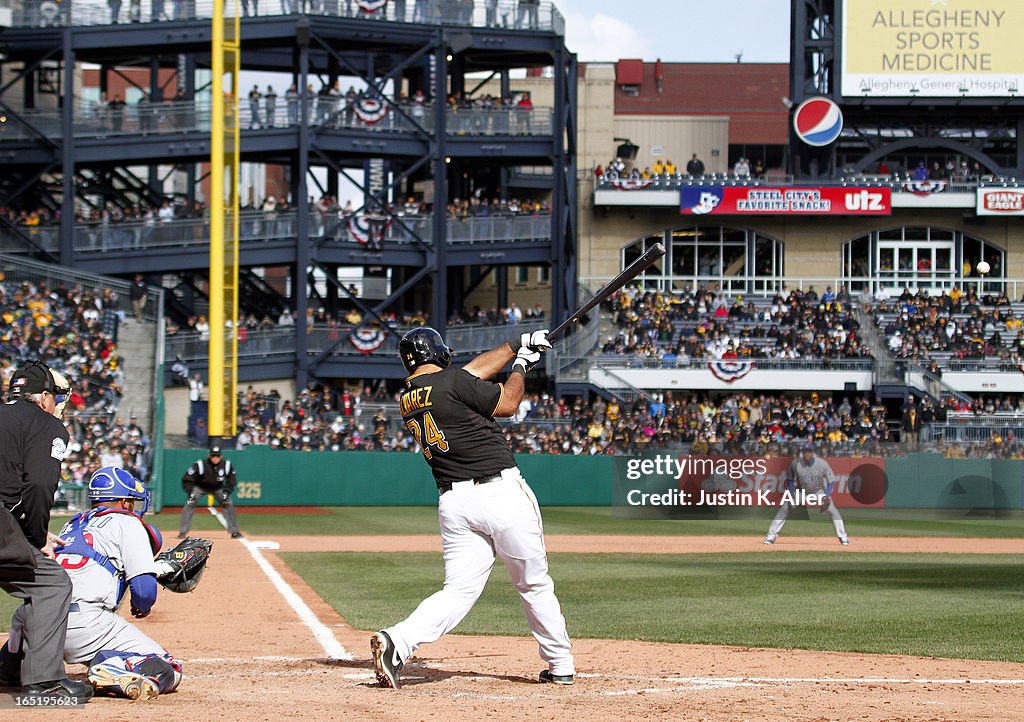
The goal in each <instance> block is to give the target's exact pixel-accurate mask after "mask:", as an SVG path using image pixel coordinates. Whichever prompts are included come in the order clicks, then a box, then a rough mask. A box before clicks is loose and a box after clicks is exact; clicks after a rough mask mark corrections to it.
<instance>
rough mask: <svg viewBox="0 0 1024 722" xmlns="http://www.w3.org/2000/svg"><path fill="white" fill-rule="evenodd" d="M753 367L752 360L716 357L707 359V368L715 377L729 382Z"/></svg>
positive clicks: (747, 372)
mask: <svg viewBox="0 0 1024 722" xmlns="http://www.w3.org/2000/svg"><path fill="white" fill-rule="evenodd" d="M753 368H754V362H753V361H739V360H737V359H732V358H716V359H713V360H711V361H708V369H709V370H710V371H711V373H712V374H714V376H715V378H716V379H719V380H721V381H725V382H726V383H729V384H731V383H732V382H733V381H739V380H740V379H741V378H743V377H744V376H746V375H747V374H749V373H750V371H751V369H753Z"/></svg>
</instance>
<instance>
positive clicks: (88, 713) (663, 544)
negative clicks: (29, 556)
mask: <svg viewBox="0 0 1024 722" xmlns="http://www.w3.org/2000/svg"><path fill="white" fill-rule="evenodd" d="M204 536H207V534H205V533H204ZM208 536H210V537H211V538H213V539H214V540H215V553H214V556H213V557H212V559H211V564H210V567H209V568H208V570H207V573H206V576H205V577H204V579H203V583H202V584H201V585H200V587H199V589H198V590H197V591H196V592H195V593H193V594H191V595H175V594H167V593H164V594H162V595H161V597H160V600H159V602H158V604H157V606H156V608H155V610H154V612H153V614H152V615H151V616H150V617H149V618H147V619H144V620H141V621H140V623H139V626H140V627H141V628H142V629H143V630H144V631H145V632H146V633H147V634H149V635H151V636H152V637H153V638H154V639H157V640H159V641H160V642H161V643H162V644H163V645H164V646H165V647H166V648H167V649H168V650H170V651H171V653H172V654H174V655H175V656H177V657H179V658H181V659H182V661H183V663H184V665H185V675H186V676H185V681H184V683H183V684H182V686H181V688H180V689H179V691H178V692H176V693H174V694H170V695H165V696H162V697H160V698H158V699H156V700H153V701H149V702H144V703H132V702H128V701H126V700H120V699H96V700H93V701H92V702H91V703H89V704H88V705H86V706H85V707H84V708H82V709H79V710H76V711H74V712H70V711H69V712H68V713H66V714H64V715H61V717H62V718H69V719H76V720H86V719H104V720H111V719H140V718H141V719H168V720H175V722H180V721H181V720H182V719H187V720H189V721H190V722H206V721H207V720H210V721H213V720H216V721H217V722H223V721H224V720H240V719H245V720H279V719H289V718H290V719H319V720H325V719H338V720H341V719H347V720H351V719H383V718H389V719H438V720H449V719H555V720H565V719H574V720H607V719H624V720H625V719H630V720H631V719H656V720H662V719H706V720H718V719H752V720H756V719H773V720H777V719H787V720H822V719H846V720H850V719H864V720H875V719H879V720H881V719H886V720H891V719H943V720H945V719H964V720H968V719H970V720H978V719H1013V718H1017V717H1019V709H1020V707H1019V699H1020V692H1021V689H1022V686H1024V664H1014V663H1007V662H984V661H982V662H979V661H973V660H967V661H960V660H949V659H932V658H920V657H901V656H890V655H867V654H850V653H838V652H810V651H801V650H781V649H751V648H738V647H723V646H699V645H676V644H661V643H658V644H655V643H646V642H622V641H607V640H588V639H577V640H575V641H574V648H575V653H576V659H577V665H578V669H579V672H580V675H579V677H578V679H577V683H576V684H575V685H574V686H572V687H562V686H553V685H542V684H539V683H537V682H536V681H535V680H536V675H537V672H538V671H539V670H540V669H541V668H542V664H541V662H540V660H539V658H538V656H537V648H536V643H535V642H534V641H533V639H532V638H525V637H521V638H508V637H468V636H455V635H450V636H448V637H445V638H443V639H442V640H440V641H438V642H437V643H435V644H432V645H428V646H426V647H424V648H423V649H421V650H420V654H419V655H417V657H416V658H414V659H413V660H412V661H411V662H410V663H409V664H407V665H406V668H405V670H404V673H403V680H404V686H403V688H402V689H401V690H398V691H395V690H390V689H381V688H378V687H377V686H376V683H375V681H374V679H373V669H372V663H371V662H370V660H369V645H368V638H369V631H367V630H354V629H352V628H351V627H350V626H348V625H347V624H346V623H345V621H344V620H343V619H342V618H341V617H340V616H339V615H338V613H337V612H335V611H334V609H333V608H331V607H330V606H329V605H328V604H327V603H326V602H324V601H323V600H322V599H320V598H319V597H318V596H317V595H316V594H315V593H314V592H313V591H312V590H311V589H310V588H309V587H308V586H307V585H306V584H305V582H303V580H302V579H301V578H299V577H298V576H297V575H296V574H294V573H293V572H292V571H291V570H290V569H289V568H288V567H287V566H286V565H285V564H283V563H282V562H281V561H280V560H279V559H278V558H277V557H276V555H275V554H274V553H273V552H268V551H263V552H261V553H262V554H264V555H265V556H266V558H267V559H268V560H270V562H271V563H272V564H273V566H274V568H275V569H277V570H278V571H279V572H280V573H281V575H282V576H283V577H284V579H285V580H286V581H287V582H288V584H290V585H291V587H292V588H293V589H294V590H295V592H296V593H297V594H298V595H299V596H300V597H302V599H304V600H305V601H306V603H307V604H308V605H309V607H310V608H311V609H312V611H313V612H314V613H315V614H316V616H317V617H318V618H319V620H320V621H321V622H322V623H323V624H325V625H326V626H327V627H328V628H329V629H330V630H331V632H332V633H333V635H334V636H335V638H336V639H337V640H338V642H340V643H341V644H342V645H343V646H344V647H345V649H346V650H347V651H348V652H349V653H351V655H352V656H353V659H351V660H330V659H327V658H326V655H325V653H324V651H323V649H322V647H321V646H320V644H319V643H318V642H317V640H316V639H315V638H314V636H313V634H312V632H311V631H310V629H309V628H308V627H307V626H305V625H304V624H303V623H302V621H300V619H299V618H298V616H297V615H296V613H295V612H294V611H293V610H292V608H291V607H290V606H289V605H288V604H287V602H286V601H285V600H284V598H283V597H282V595H281V593H280V592H279V591H278V590H277V589H276V588H275V587H274V586H273V584H272V583H271V582H270V580H269V579H268V577H267V576H266V574H264V573H263V571H262V570H261V569H260V568H259V567H258V566H257V563H256V561H255V559H254V558H253V556H252V555H251V554H250V552H249V550H248V549H247V548H246V547H245V546H243V545H242V544H241V543H239V542H237V541H233V540H230V539H228V538H227V535H226V533H223V532H215V533H212V534H209V535H208ZM275 541H277V542H279V543H280V544H281V549H282V550H283V551H303V550H312V549H315V550H317V551H341V550H348V551H360V550H367V549H368V548H372V550H373V551H377V552H381V551H437V550H439V547H440V545H439V539H438V538H437V537H436V536H416V537H381V536H375V537H372V538H366V537H316V538H315V540H313V539H310V538H306V537H276V538H275ZM314 544H315V546H314ZM738 544H739V546H738ZM837 546H838V544H837V543H836V542H835V540H833V539H831V538H827V537H826V538H810V537H790V538H787V537H783V538H781V539H780V540H779V542H778V543H777V544H776V545H775V547H765V546H764V545H763V544H761V543H760V540H758V539H753V540H752V539H750V538H742V539H738V538H731V537H672V538H665V537H659V538H650V537H645V538H639V537H635V536H633V537H600V536H586V537H583V536H550V537H548V547H549V550H550V551H575V552H587V551H589V552H611V551H616V552H621V551H637V550H640V549H642V550H643V551H644V552H648V553H650V552H657V553H687V552H691V553H695V552H716V551H718V552H720V551H754V550H758V549H763V550H765V551H766V553H770V552H771V551H772V550H773V549H785V550H789V551H793V550H800V549H808V550H811V549H814V550H819V549H826V550H835V549H836V548H837ZM850 549H851V550H855V551H861V552H863V551H878V552H882V551H887V552H912V551H916V550H918V549H920V550H922V551H924V550H927V551H929V552H941V551H956V552H959V553H971V552H1000V553H1020V552H1021V551H1024V540H991V539H984V540H981V539H979V540H973V539H885V538H879V537H875V538H870V539H868V538H865V539H855V540H854V543H853V545H852V546H851V547H850ZM627 612H628V610H623V613H627ZM69 671H70V672H71V673H72V674H75V675H80V674H82V673H83V672H84V668H83V667H81V666H77V665H76V666H72V667H70V668H69ZM26 714H27V713H26V712H25V711H24V710H0V717H3V718H5V719H25V718H26V717H25V715H26ZM36 714H39V715H40V719H42V718H43V717H42V715H44V714H46V713H42V712H40V713H36ZM49 718H50V719H53V718H54V717H53V716H52V715H50V716H49Z"/></svg>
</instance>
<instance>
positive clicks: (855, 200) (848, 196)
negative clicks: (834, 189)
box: [843, 190, 887, 213]
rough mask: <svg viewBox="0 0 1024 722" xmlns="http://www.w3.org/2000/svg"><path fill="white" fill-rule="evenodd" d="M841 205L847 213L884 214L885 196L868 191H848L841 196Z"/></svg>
mask: <svg viewBox="0 0 1024 722" xmlns="http://www.w3.org/2000/svg"><path fill="white" fill-rule="evenodd" d="M843 205H844V206H846V210H848V211H874V212H876V213H884V212H885V211H886V210H887V208H886V205H885V195H884V194H882V193H876V192H873V191H868V190H859V191H848V192H846V193H845V194H843Z"/></svg>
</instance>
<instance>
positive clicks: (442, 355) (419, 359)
mask: <svg viewBox="0 0 1024 722" xmlns="http://www.w3.org/2000/svg"><path fill="white" fill-rule="evenodd" d="M398 355H399V356H401V357H402V363H403V364H404V365H405V370H406V371H408V372H409V373H412V372H413V371H415V370H416V369H418V368H419V367H420V366H422V365H423V364H436V365H437V366H440V367H441V368H443V369H444V368H448V366H450V365H451V362H452V350H451V349H450V348H448V346H446V345H445V342H444V339H443V338H441V334H439V333H438V332H437V331H435V330H434V329H432V328H430V327H429V326H423V327H421V328H414V329H412V330H411V331H408V332H406V334H405V335H404V336H402V340H401V341H399V342H398Z"/></svg>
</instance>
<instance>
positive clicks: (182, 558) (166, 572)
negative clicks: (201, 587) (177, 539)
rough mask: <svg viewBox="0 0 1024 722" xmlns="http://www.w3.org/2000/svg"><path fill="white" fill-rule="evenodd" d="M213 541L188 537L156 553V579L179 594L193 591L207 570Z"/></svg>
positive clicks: (165, 587)
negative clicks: (164, 550)
mask: <svg viewBox="0 0 1024 722" xmlns="http://www.w3.org/2000/svg"><path fill="white" fill-rule="evenodd" d="M212 549H213V542H211V541H207V540H206V539H196V538H194V537H188V538H187V539H185V540H183V541H182V542H181V543H180V544H178V546H176V547H174V548H173V549H171V550H169V551H166V552H160V553H159V554H157V555H156V566H157V570H158V571H157V575H156V580H157V581H158V582H160V584H162V585H163V587H164V589H167V590H170V591H172V592H177V593H178V594H184V593H185V592H191V591H192V590H193V589H195V588H196V585H198V584H199V580H200V579H201V578H202V576H203V572H204V571H206V562H207V560H208V559H209V558H210V551H211V550H212Z"/></svg>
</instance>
